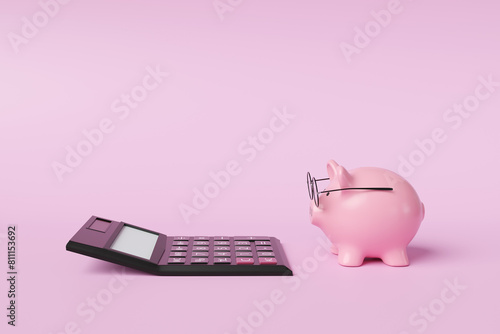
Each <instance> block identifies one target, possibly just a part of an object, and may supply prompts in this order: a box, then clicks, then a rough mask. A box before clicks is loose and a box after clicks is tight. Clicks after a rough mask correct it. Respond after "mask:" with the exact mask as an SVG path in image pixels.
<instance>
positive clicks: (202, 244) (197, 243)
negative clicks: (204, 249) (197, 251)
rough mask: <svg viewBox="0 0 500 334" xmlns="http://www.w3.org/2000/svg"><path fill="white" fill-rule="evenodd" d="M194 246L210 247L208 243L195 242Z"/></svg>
mask: <svg viewBox="0 0 500 334" xmlns="http://www.w3.org/2000/svg"><path fill="white" fill-rule="evenodd" d="M193 245H194V246H204V245H208V241H195V242H194V243H193Z"/></svg>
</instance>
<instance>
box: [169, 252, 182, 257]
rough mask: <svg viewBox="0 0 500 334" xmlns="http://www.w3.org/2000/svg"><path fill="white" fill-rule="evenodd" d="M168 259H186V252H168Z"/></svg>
mask: <svg viewBox="0 0 500 334" xmlns="http://www.w3.org/2000/svg"><path fill="white" fill-rule="evenodd" d="M170 257H186V252H170Z"/></svg>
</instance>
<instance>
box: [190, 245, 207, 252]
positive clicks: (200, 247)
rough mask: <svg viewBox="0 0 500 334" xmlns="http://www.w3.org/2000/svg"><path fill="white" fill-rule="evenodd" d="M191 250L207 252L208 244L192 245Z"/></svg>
mask: <svg viewBox="0 0 500 334" xmlns="http://www.w3.org/2000/svg"><path fill="white" fill-rule="evenodd" d="M193 251H196V252H200V251H201V252H208V246H194V247H193Z"/></svg>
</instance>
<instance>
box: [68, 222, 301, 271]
mask: <svg viewBox="0 0 500 334" xmlns="http://www.w3.org/2000/svg"><path fill="white" fill-rule="evenodd" d="M66 250H68V251H71V252H75V253H79V254H83V255H87V256H91V257H94V258H97V259H101V260H105V261H109V262H113V263H116V264H119V265H123V266H127V267H130V268H134V269H137V270H141V271H145V272H148V273H151V274H155V275H162V276H196V275H211V276H219V275H220V276H278V275H286V276H291V275H293V273H292V270H291V269H290V265H289V263H288V260H287V258H286V255H285V252H284V251H283V247H282V245H281V243H280V241H279V240H278V239H276V238H274V237H268V236H233V237H229V236H167V235H165V234H161V233H158V232H154V231H151V230H147V229H144V228H142V227H138V226H135V225H131V224H127V223H124V222H118V221H114V220H109V219H104V218H100V217H96V216H92V217H91V218H90V219H89V220H88V221H87V222H86V223H85V224H84V225H83V226H82V228H80V230H79V231H78V232H77V233H76V234H75V235H74V236H73V238H71V240H70V241H69V242H68V243H67V245H66Z"/></svg>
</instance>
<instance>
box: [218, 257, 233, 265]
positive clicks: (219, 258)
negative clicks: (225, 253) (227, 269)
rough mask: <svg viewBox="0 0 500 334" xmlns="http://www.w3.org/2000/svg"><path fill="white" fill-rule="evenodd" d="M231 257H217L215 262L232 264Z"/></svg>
mask: <svg viewBox="0 0 500 334" xmlns="http://www.w3.org/2000/svg"><path fill="white" fill-rule="evenodd" d="M230 263H231V258H229V257H216V258H215V259H214V264H230Z"/></svg>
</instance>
